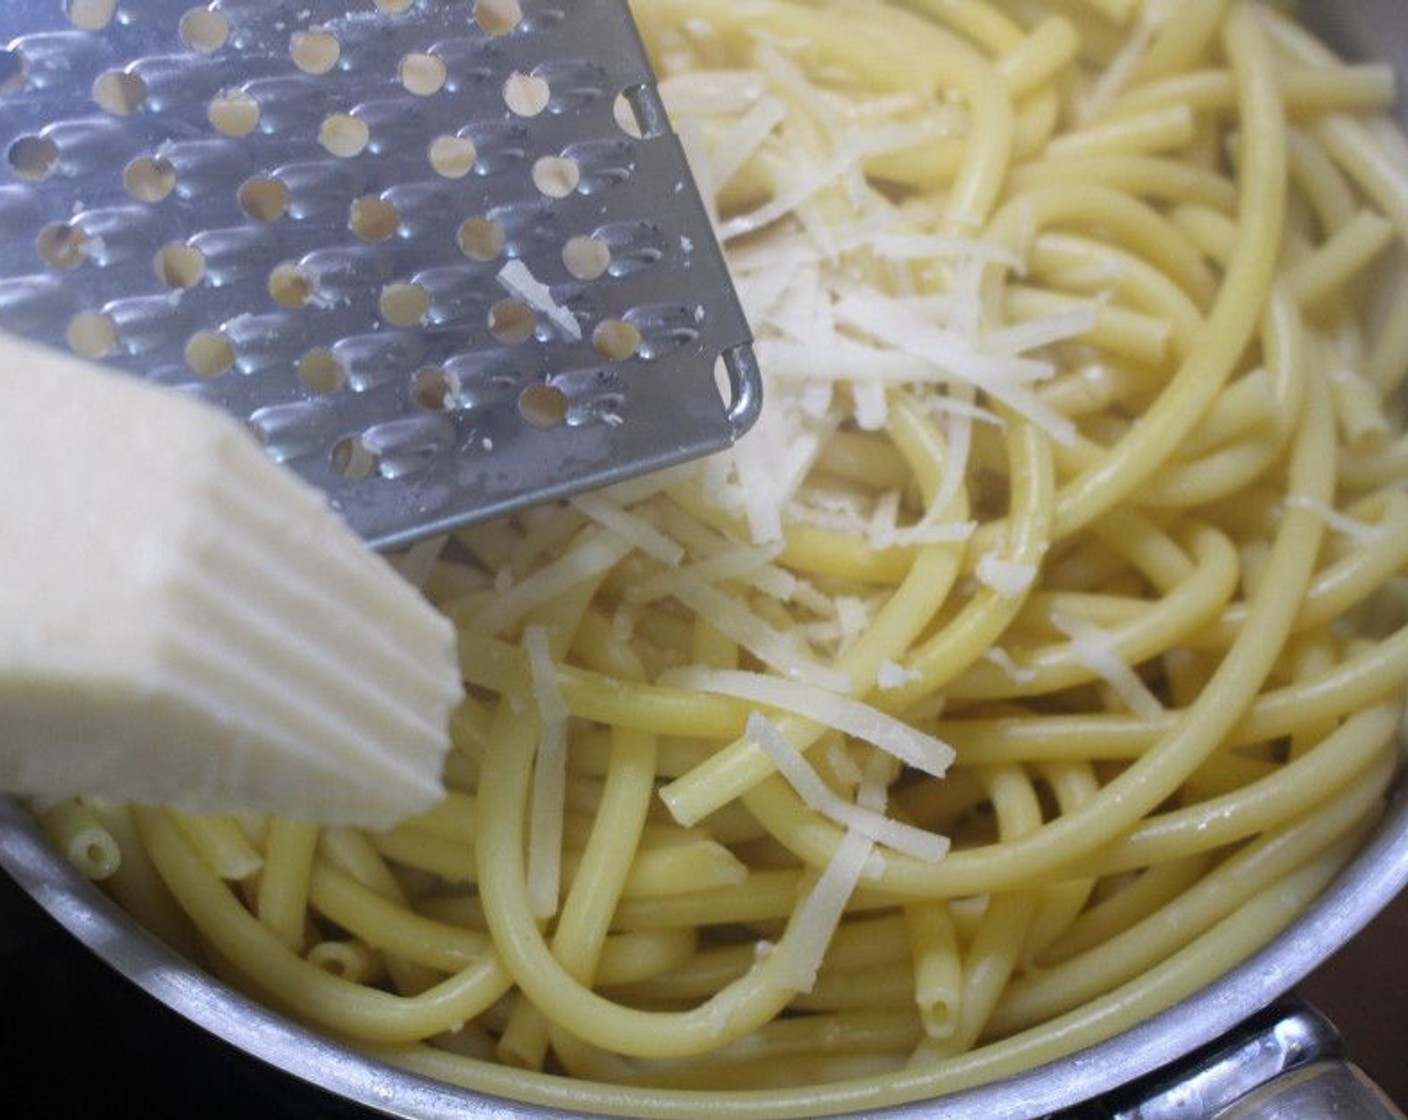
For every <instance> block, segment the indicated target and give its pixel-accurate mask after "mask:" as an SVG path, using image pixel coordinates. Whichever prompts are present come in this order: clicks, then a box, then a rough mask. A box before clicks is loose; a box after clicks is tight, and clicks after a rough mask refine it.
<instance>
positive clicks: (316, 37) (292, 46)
mask: <svg viewBox="0 0 1408 1120" xmlns="http://www.w3.org/2000/svg"><path fill="white" fill-rule="evenodd" d="M288 53H289V57H290V58H292V59H293V64H294V65H295V66H297V67H298V68H299V69H300V70H302V71H303V72H304V73H305V74H313V75H319V74H326V73H327V72H328V71H329V70H331V69H332V68H333V67H334V66H336V65H337V63H338V61H339V59H341V58H342V44H341V43H340V42H338V39H337V36H336V35H334V34H332V32H330V31H298V32H295V33H294V36H293V38H292V39H290V40H289V47H288Z"/></svg>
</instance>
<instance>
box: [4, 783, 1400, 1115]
mask: <svg viewBox="0 0 1408 1120" xmlns="http://www.w3.org/2000/svg"><path fill="white" fill-rule="evenodd" d="M0 868H3V869H4V870H5V871H7V872H8V873H9V874H10V876H11V877H12V878H14V879H15V881H16V882H17V883H18V884H19V886H20V888H21V889H23V890H24V891H25V892H26V893H27V894H29V895H30V897H32V898H33V899H34V900H35V901H36V902H37V903H38V904H39V906H40V907H41V908H42V909H44V910H45V911H46V912H47V913H48V914H49V915H50V916H51V917H52V918H53V919H54V920H55V921H57V922H58V923H59V925H60V926H62V927H63V928H64V929H66V930H67V931H68V932H69V933H70V934H71V935H72V936H74V937H75V938H77V940H78V941H79V942H81V943H82V944H83V945H85V946H86V947H87V948H88V949H89V950H91V951H92V952H93V953H95V954H96V955H97V956H98V957H99V958H100V959H102V960H103V961H104V962H105V963H106V964H108V965H109V966H110V967H112V968H113V969H114V970H116V971H117V972H118V973H119V974H120V975H122V976H124V977H126V979H127V980H129V981H131V982H132V983H134V984H136V985H137V986H138V987H139V988H141V989H142V990H143V991H145V992H146V993H147V994H148V995H150V996H152V997H153V998H155V999H156V1000H158V1001H159V1002H161V1003H162V1004H164V1005H165V1006H167V1007H168V1008H170V1009H171V1010H172V1011H174V1012H176V1013H177V1014H178V1015H180V1016H182V1017H183V1018H184V1019H186V1020H187V1021H188V1022H190V1023H191V1024H193V1025H194V1026H196V1027H199V1028H201V1029H203V1030H205V1031H207V1032H208V1033H210V1034H211V1035H213V1036H214V1037H215V1038H216V1039H219V1040H220V1041H222V1042H224V1043H227V1044H229V1045H232V1046H234V1047H235V1048H236V1049H238V1050H241V1051H243V1052H244V1053H246V1054H248V1055H250V1056H252V1057H254V1058H257V1059H259V1060H261V1061H263V1062H265V1063H266V1064H268V1065H270V1066H273V1067H274V1068H276V1069H279V1070H281V1071H282V1072H284V1073H286V1074H289V1075H291V1076H293V1077H295V1078H298V1079H299V1080H302V1081H304V1082H307V1083H309V1084H311V1085H314V1086H316V1087H317V1088H320V1089H322V1090H324V1091H327V1092H330V1093H333V1094H336V1095H337V1096H338V1097H340V1098H342V1099H344V1100H345V1101H348V1102H351V1103H354V1104H357V1105H360V1106H362V1107H364V1108H368V1109H371V1110H373V1111H374V1112H378V1113H380V1114H382V1115H387V1116H400V1117H415V1118H417V1120H450V1118H451V1117H455V1118H458V1120H530V1118H541V1117H549V1116H559V1117H568V1116H573V1117H587V1116H597V1115H599V1114H596V1113H582V1112H567V1111H563V1110H560V1109H553V1108H548V1107H543V1106H534V1105H528V1104H524V1103H522V1102H517V1101H512V1100H508V1099H506V1098H503V1097H496V1096H491V1095H489V1094H486V1093H482V1092H477V1091H474V1090H469V1089H462V1088H458V1087H456V1086H452V1085H447V1084H444V1083H441V1082H438V1081H434V1080H431V1079H429V1078H426V1077H423V1076H421V1075H419V1074H416V1073H411V1072H409V1071H406V1070H403V1069H399V1068H397V1067H395V1066H391V1065H388V1064H386V1063H384V1062H381V1061H378V1060H376V1059H374V1058H369V1057H365V1056H363V1055H361V1054H359V1053H357V1052H355V1051H353V1050H351V1049H349V1048H346V1047H343V1046H340V1045H338V1044H337V1043H335V1042H333V1041H331V1040H329V1039H327V1038H324V1037H323V1036H321V1035H319V1034H317V1033H316V1032H314V1031H311V1030H309V1029H307V1028H304V1027H302V1026H299V1025H298V1024H296V1023H294V1022H293V1021H292V1020H289V1019H287V1018H285V1017H283V1016H281V1015H279V1014H278V1013H276V1012H274V1011H271V1010H269V1009H268V1008H265V1007H263V1006H261V1005H259V1004H257V1003H255V1002H253V1001H252V1000H250V999H248V998H247V997H245V996H243V995H242V994H240V993H239V992H237V991H236V990H235V989H233V988H231V987H228V986H227V985H225V984H224V983H222V982H221V981H219V980H217V979H215V978H214V977H213V976H211V975H210V974H208V973H207V972H205V971H204V970H202V969H200V968H198V967H197V966H195V965H194V964H192V963H191V962H189V961H187V960H186V959H185V958H184V957H181V956H180V955H178V954H177V953H176V952H175V951H174V950H172V949H171V948H169V947H168V946H167V945H165V944H164V943H163V942H161V941H159V940H157V939H156V938H155V937H153V936H152V935H151V934H149V933H147V931H146V930H144V929H143V928H142V927H141V926H139V925H138V924H137V922H136V921H135V920H134V919H132V918H131V917H130V916H128V915H127V914H126V913H125V912H123V911H122V910H121V909H120V908H119V907H118V906H117V905H116V903H114V902H113V901H112V900H111V899H110V898H109V897H108V896H107V895H106V894H104V893H103V892H102V891H101V890H100V889H99V888H98V886H97V885H95V884H94V883H92V882H90V881H89V880H87V879H85V878H84V877H83V876H82V875H81V874H79V872H77V871H76V870H74V869H73V868H72V867H71V866H70V865H69V864H68V862H67V861H66V860H65V859H64V858H63V856H62V855H60V854H59V853H58V852H57V851H55V850H54V849H53V848H51V847H50V846H49V844H48V843H47V841H46V840H45V839H44V837H43V835H42V833H41V832H40V830H39V827H38V825H37V824H36V823H35V821H34V819H33V818H32V817H31V816H30V815H29V813H28V812H26V811H25V810H24V809H23V808H22V807H20V806H19V805H18V804H16V803H15V802H14V801H12V800H10V799H8V798H4V797H0ZM1405 887H1408V794H1405V790H1404V789H1403V788H1402V786H1400V788H1399V789H1398V790H1397V792H1396V793H1395V795H1394V796H1393V798H1392V800H1391V801H1390V803H1389V805H1388V807H1387V809H1386V811H1385V813H1384V816H1383V818H1382V819H1381V820H1380V822H1379V824H1378V825H1377V826H1376V828H1375V830H1374V832H1373V833H1372V834H1371V836H1370V837H1369V839H1368V840H1367V841H1366V842H1365V844H1364V845H1363V847H1362V848H1361V849H1360V850H1359V852H1358V853H1356V855H1355V856H1354V858H1353V859H1352V860H1351V861H1350V862H1349V863H1348V864H1347V865H1346V866H1345V868H1344V870H1343V871H1342V872H1341V873H1340V874H1339V875H1338V876H1337V877H1336V879H1335V880H1334V882H1332V883H1331V884H1330V886H1329V887H1327V888H1326V889H1325V891H1324V892H1323V893H1322V894H1321V895H1320V896H1319V897H1318V898H1317V899H1316V900H1315V902H1314V903H1312V904H1311V905H1310V907H1309V908H1307V910H1306V911H1305V912H1304V913H1303V914H1302V915H1301V916H1300V917H1299V918H1297V919H1296V920H1295V921H1294V922H1293V923H1292V924H1291V925H1290V926H1288V927H1287V928H1286V929H1285V930H1284V931H1283V932H1282V933H1281V935H1280V936H1278V937H1277V938H1275V939H1274V940H1273V941H1271V942H1270V943H1269V944H1268V945H1266V946H1265V947H1263V948H1262V949H1261V950H1259V951H1258V952H1256V953H1255V954H1253V955H1252V956H1251V957H1249V958H1248V959H1247V960H1246V961H1244V962H1243V963H1242V964H1240V965H1238V966H1237V967H1236V968H1234V969H1233V970H1232V971H1230V972H1228V973H1226V974H1225V975H1224V976H1222V977H1221V978H1220V979H1219V980H1217V981H1216V982H1215V983H1213V984H1211V985H1209V986H1207V987H1206V988H1204V989H1202V990H1201V991H1199V992H1198V993H1197V994H1196V995H1194V996H1191V997H1189V998H1188V999H1185V1000H1183V1001H1181V1002H1180V1003H1177V1004H1175V1005H1174V1006H1172V1007H1170V1008H1169V1009H1167V1010H1166V1011H1163V1012H1161V1013H1159V1014H1158V1015H1155V1016H1154V1017H1153V1018H1150V1019H1147V1020H1145V1021H1144V1022H1142V1023H1140V1024H1139V1025H1137V1026H1135V1027H1132V1028H1130V1029H1128V1030H1126V1031H1124V1032H1122V1033H1120V1034H1117V1035H1114V1036H1113V1037H1111V1038H1109V1039H1107V1040H1106V1041H1104V1042H1101V1043H1097V1044H1095V1045H1094V1046H1091V1047H1088V1048H1087V1049H1085V1050H1081V1051H1078V1052H1076V1053H1074V1054H1071V1055H1069V1056H1067V1057H1065V1058H1062V1059H1059V1060H1057V1061H1055V1062H1051V1063H1048V1064H1046V1065H1043V1066H1040V1067H1037V1068H1035V1069H1032V1070H1029V1071H1027V1072H1025V1073H1022V1074H1019V1075H1017V1076H1014V1077H1010V1078H1006V1079H1004V1080H1001V1081H996V1082H992V1083H989V1084H985V1085H980V1086H977V1087H975V1088H972V1089H964V1090H960V1091H958V1092H954V1093H950V1094H946V1095H944V1096H942V1097H938V1098H934V1099H931V1100H925V1101H918V1102H914V1103H911V1104H904V1105H896V1106H893V1107H890V1108H886V1109H880V1110H868V1111H867V1115H868V1116H871V1117H874V1118H877V1120H879V1118H888V1120H919V1118H920V1117H923V1118H924V1120H967V1118H971V1117H973V1116H1010V1117H1014V1118H1017V1117H1039V1116H1045V1115H1047V1114H1049V1113H1052V1112H1056V1111H1059V1110H1061V1109H1067V1108H1072V1107H1074V1106H1076V1105H1079V1104H1083V1103H1086V1102H1088V1101H1090V1100H1093V1099H1095V1098H1097V1097H1099V1096H1101V1095H1103V1094H1105V1093H1109V1092H1111V1091H1113V1090H1115V1089H1118V1088H1120V1087H1122V1086H1124V1085H1128V1084H1129V1083H1131V1082H1133V1081H1137V1080H1139V1079H1140V1078H1143V1077H1146V1076H1147V1075H1149V1074H1151V1073H1155V1072H1157V1071H1158V1070H1161V1069H1163V1068H1165V1067H1166V1066H1169V1065H1170V1064H1172V1063H1174V1062H1176V1061H1178V1060H1179V1059H1181V1058H1183V1057H1185V1056H1187V1055H1188V1054H1190V1053H1192V1052H1194V1051H1195V1050H1197V1049H1199V1048H1200V1047H1202V1046H1205V1045H1207V1044H1208V1043H1210V1042H1213V1041H1215V1040H1216V1039H1217V1038H1219V1037H1220V1036H1222V1035H1223V1034H1225V1033H1227V1032H1228V1031H1230V1030H1232V1029H1234V1028H1235V1027H1237V1026H1239V1025H1240V1024H1241V1023H1243V1022H1244V1021H1245V1020H1247V1019H1248V1018H1250V1017H1251V1016H1253V1015H1255V1014H1256V1013H1258V1012H1260V1011H1262V1010H1264V1009H1265V1008H1267V1007H1269V1006H1270V1005H1272V1004H1273V1003H1275V1002H1276V1001H1277V1000H1278V999H1280V998H1281V997H1282V996H1284V995H1285V994H1286V993H1288V992H1289V991H1290V990H1291V989H1292V988H1293V987H1295V985H1296V984H1298V983H1299V982H1300V981H1301V980H1303V979H1304V978H1305V977H1306V976H1307V975H1309V974H1310V973H1311V972H1312V971H1313V970H1314V969H1315V968H1316V967H1318V966H1319V965H1320V964H1321V963H1323V962H1324V961H1325V960H1327V959H1328V958H1329V957H1330V956H1332V955H1333V954H1334V953H1335V952H1337V951H1338V950H1339V949H1340V948H1342V947H1343V946H1344V945H1345V944H1347V943H1348V942H1349V941H1350V940H1351V939H1352V938H1353V937H1354V936H1355V935H1356V934H1358V933H1359V932H1360V931H1361V930H1362V929H1363V928H1364V927H1365V926H1366V925H1368V924H1369V922H1371V921H1372V920H1373V919H1374V918H1375V917H1376V916H1377V915H1378V914H1379V913H1380V912H1381V911H1382V910H1383V909H1384V908H1385V907H1386V906H1387V905H1388V904H1389V903H1390V902H1391V901H1392V900H1393V898H1394V897H1395V896H1396V895H1397V894H1398V893H1399V892H1400V891H1402V890H1404V888H1405Z"/></svg>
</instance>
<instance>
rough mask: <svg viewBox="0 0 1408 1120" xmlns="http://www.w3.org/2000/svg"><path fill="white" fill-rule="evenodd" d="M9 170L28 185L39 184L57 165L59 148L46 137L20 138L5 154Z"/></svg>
mask: <svg viewBox="0 0 1408 1120" xmlns="http://www.w3.org/2000/svg"><path fill="white" fill-rule="evenodd" d="M5 158H6V160H8V161H9V164H10V170H11V171H13V172H14V173H15V174H16V175H17V176H18V177H19V178H21V179H24V180H26V181H27V182H30V183H39V182H42V181H43V180H45V179H47V178H48V177H49V176H50V175H52V174H53V173H54V168H55V167H57V166H58V164H59V146H58V145H57V144H55V143H54V142H53V141H52V140H50V139H49V137H47V136H21V137H20V138H19V139H18V140H16V141H15V142H14V143H13V144H11V145H10V150H9V151H8V152H6V153H5Z"/></svg>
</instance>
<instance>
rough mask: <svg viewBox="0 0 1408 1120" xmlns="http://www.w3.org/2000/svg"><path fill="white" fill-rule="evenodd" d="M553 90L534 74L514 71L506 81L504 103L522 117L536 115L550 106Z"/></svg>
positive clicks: (512, 111) (510, 110)
mask: <svg viewBox="0 0 1408 1120" xmlns="http://www.w3.org/2000/svg"><path fill="white" fill-rule="evenodd" d="M551 100H552V90H551V89H550V88H548V84H547V82H545V81H544V80H543V79H542V78H539V77H537V76H536V75H534V74H519V73H513V74H510V75H509V76H508V79H507V80H506V81H505V82H504V104H505V105H507V106H508V109H509V112H511V113H514V114H516V115H517V116H520V117H536V116H537V115H538V114H539V113H541V112H543V110H545V109H546V108H547V107H548V102H550V101H551Z"/></svg>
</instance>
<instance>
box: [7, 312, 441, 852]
mask: <svg viewBox="0 0 1408 1120" xmlns="http://www.w3.org/2000/svg"><path fill="white" fill-rule="evenodd" d="M0 447H3V448H4V449H5V450H6V452H7V460H8V463H9V468H8V469H6V470H4V471H0V567H3V572H4V575H3V578H0V788H3V789H5V790H7V791H9V792H12V793H18V794H22V795H30V796H35V797H39V798H43V799H51V798H55V797H63V796H69V795H72V794H77V793H90V794H100V795H103V796H108V797H114V798H122V799H125V800H130V801H135V802H141V803H157V802H172V803H178V804H180V805H182V806H183V807H186V808H189V809H193V810H207V811H213V810H229V809H259V810H269V811H276V812H280V813H283V814H285V815H289V816H294V817H300V818H305V819H314V820H319V821H323V822H325V823H330V824H356V825H363V826H368V827H384V826H387V825H389V824H392V823H394V822H395V821H397V820H400V819H402V818H403V817H405V816H408V815H410V814H413V813H416V812H419V811H422V810H424V809H425V808H427V807H429V806H430V805H431V804H433V803H434V802H435V801H436V800H437V799H438V798H439V797H440V796H441V795H442V793H443V787H442V785H441V780H440V771H441V768H442V766H443V762H444V756H445V753H446V751H447V750H448V747H449V733H448V726H449V717H450V713H451V711H452V710H453V709H454V707H455V706H456V705H457V704H458V703H459V701H460V699H461V698H462V695H463V686H462V683H461V678H460V674H459V671H458V666H457V662H456V639H455V633H454V629H453V626H452V625H451V624H450V622H449V621H448V620H447V619H446V618H444V617H443V616H442V615H441V614H440V613H439V612H437V611H436V610H435V609H434V608H433V607H432V606H431V605H430V604H429V603H428V602H427V601H426V600H425V598H424V597H423V596H422V595H421V594H420V592H419V591H418V590H416V589H415V588H414V587H412V586H411V585H410V584H408V583H406V582H405V580H403V579H402V578H401V577H400V576H399V575H398V574H397V573H396V571H395V569H394V568H393V567H392V566H391V565H390V564H389V563H388V562H387V561H386V560H385V558H383V557H381V556H379V555H377V554H376V553H375V552H373V551H372V550H371V549H369V548H368V547H367V546H366V545H365V544H364V543H363V542H362V540H361V539H360V538H359V537H357V536H356V534H355V533H354V532H353V531H352V530H351V529H350V528H349V527H348V526H347V525H346V524H345V522H343V521H342V519H341V518H340V517H338V515H337V514H336V512H335V511H334V510H332V509H331V508H330V507H329V506H328V504H327V502H326V501H325V500H324V499H323V497H322V495H320V494H319V493H317V492H316V491H315V490H313V489H312V488H310V487H308V486H307V485H306V484H305V483H303V482H302V481H301V480H299V479H298V478H297V477H295V476H294V475H293V474H291V473H290V472H288V471H286V470H285V469H284V468H282V467H280V466H278V465H277V464H275V463H274V462H272V461H271V460H270V459H269V458H268V457H267V456H266V455H265V454H264V452H263V449H262V448H261V447H260V446H259V445H258V444H257V442H256V441H255V440H254V439H253V437H252V436H251V435H250V434H249V433H248V432H247V431H246V430H245V429H244V428H243V426H242V425H240V424H239V423H238V422H237V421H235V420H234V419H233V418H232V417H231V416H229V415H227V414H226V413H224V412H222V411H220V410H219V409H217V408H214V407H212V406H210V405H208V404H205V403H203V402H201V401H199V400H197V399H195V398H193V397H190V396H187V395H186V394H183V393H180V392H177V391H174V390H170V389H166V388H158V387H155V386H152V385H150V384H148V383H146V382H144V381H141V380H140V379H138V378H135V377H131V376H127V375H124V374H120V373H115V372H111V371H107V370H103V369H100V368H98V367H96V366H93V365H90V364H88V363H86V362H83V361H80V360H78V359H74V358H69V357H67V356H64V355H62V354H57V353H54V352H50V351H48V350H44V349H41V348H38V347H35V346H33V345H31V344H28V343H25V342H22V341H19V340H16V339H13V338H9V337H6V336H0Z"/></svg>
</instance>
